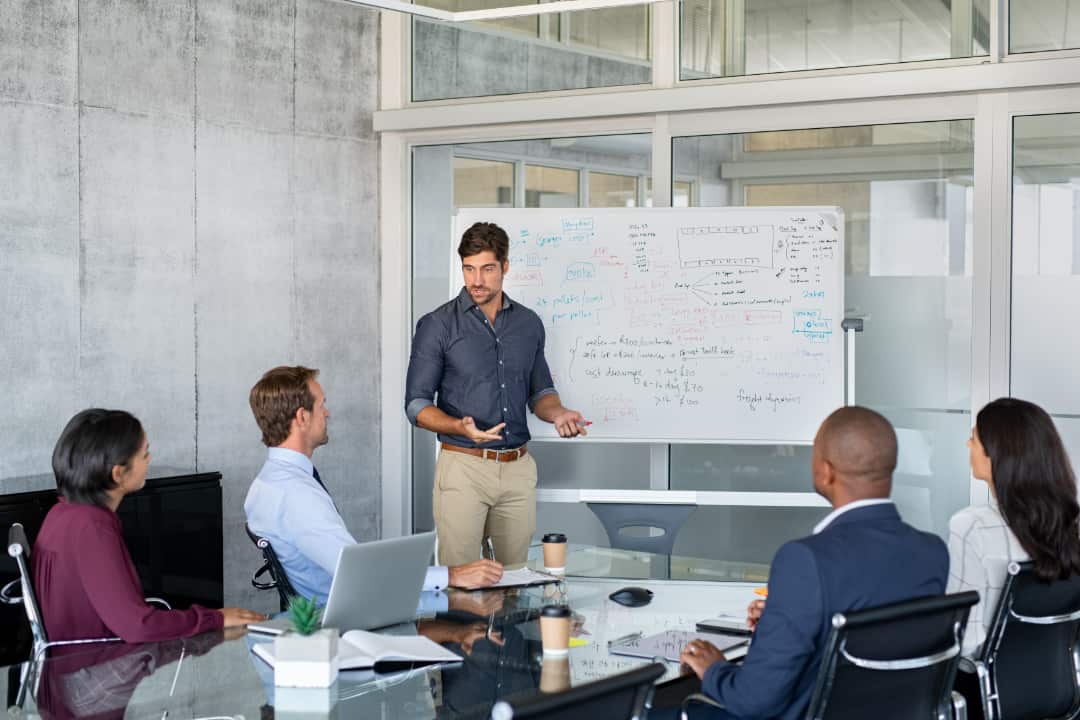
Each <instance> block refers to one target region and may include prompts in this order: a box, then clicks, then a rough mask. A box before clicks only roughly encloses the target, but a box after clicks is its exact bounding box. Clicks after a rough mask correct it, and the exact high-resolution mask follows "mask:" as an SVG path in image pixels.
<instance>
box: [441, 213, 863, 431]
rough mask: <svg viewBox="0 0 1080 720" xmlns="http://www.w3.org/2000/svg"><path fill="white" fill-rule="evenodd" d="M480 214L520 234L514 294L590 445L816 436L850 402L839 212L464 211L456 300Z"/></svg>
mask: <svg viewBox="0 0 1080 720" xmlns="http://www.w3.org/2000/svg"><path fill="white" fill-rule="evenodd" d="M478 221H483V222H494V223H497V224H498V225H499V226H501V227H502V228H503V229H505V230H506V232H507V234H508V235H509V236H510V256H509V260H510V270H509V272H508V273H507V275H506V276H505V279H504V283H503V290H504V292H506V293H507V294H508V295H509V297H510V298H511V299H512V300H514V301H515V302H519V303H522V304H524V305H525V306H527V307H529V308H531V309H532V310H534V311H535V312H536V313H537V314H538V315H539V316H540V318H541V320H542V321H543V323H544V327H545V328H546V330H547V345H546V356H547V361H548V365H549V366H550V368H551V374H552V377H553V378H554V380H555V387H556V389H557V390H558V392H559V395H560V397H561V399H562V403H563V405H565V406H566V407H568V408H573V409H574V410H578V411H579V412H581V413H582V415H584V416H585V418H586V419H588V420H590V421H592V423H593V424H592V425H591V426H590V427H589V428H588V431H589V435H588V438H587V439H589V440H594V441H605V442H606V441H637V442H676V443H677V442H715V443H732V444H738V443H746V444H762V443H777V444H781V443H782V444H787V443H791V444H807V443H811V442H812V441H813V438H814V433H815V432H816V431H817V427H818V425H819V424H820V423H821V421H822V420H823V419H824V418H825V416H826V415H828V414H829V413H830V412H832V411H833V410H835V409H836V408H837V407H839V406H841V405H843V403H844V383H843V379H844V378H843V373H844V354H843V334H842V332H841V328H840V324H841V322H842V320H843V311H844V243H843V228H844V219H843V211H842V210H841V209H840V208H836V207H789V208H776V207H770V208H741V207H740V208H689V209H688V208H647V209H642V208H612V209H591V210H590V209H540V210H532V209H529V210H524V209H479V208H477V209H463V210H460V211H459V212H458V214H457V216H456V218H455V224H454V225H455V227H454V242H453V250H454V252H453V259H452V267H453V272H452V273H451V297H453V296H455V295H456V294H457V292H458V290H460V288H461V270H460V267H461V263H460V259H459V258H458V257H457V254H456V251H457V244H458V242H459V240H460V238H461V234H462V233H463V232H464V231H465V229H466V228H468V227H469V226H470V225H472V224H473V223H474V222H478ZM529 430H530V432H531V434H532V436H533V438H534V439H537V440H542V439H546V438H557V437H558V433H557V432H556V431H555V429H554V427H553V426H552V425H550V424H548V423H545V422H543V421H541V420H539V419H538V418H536V417H534V416H531V415H530V417H529Z"/></svg>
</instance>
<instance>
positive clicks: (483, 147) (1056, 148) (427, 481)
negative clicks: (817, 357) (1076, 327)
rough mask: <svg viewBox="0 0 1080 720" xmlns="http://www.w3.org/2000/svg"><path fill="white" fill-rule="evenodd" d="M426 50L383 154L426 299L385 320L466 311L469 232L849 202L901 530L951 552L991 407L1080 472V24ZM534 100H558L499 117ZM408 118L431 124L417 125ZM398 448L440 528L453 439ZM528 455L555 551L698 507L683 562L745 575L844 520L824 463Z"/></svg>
mask: <svg viewBox="0 0 1080 720" xmlns="http://www.w3.org/2000/svg"><path fill="white" fill-rule="evenodd" d="M437 1H439V2H443V3H444V4H443V5H440V7H450V8H453V9H456V10H464V9H474V8H478V7H481V6H482V4H480V5H478V4H477V3H483V2H486V1H487V0H437ZM446 2H449V3H450V4H449V5H446V4H445V3H446ZM488 5H489V6H490V5H491V3H490V2H489V3H488ZM665 33H669V35H670V36H669V35H665ZM409 36H410V37H411V39H412V45H411V48H409V49H408V57H409V58H411V65H407V66H406V67H405V68H404V69H403V70H402V71H401V74H402V77H403V78H404V79H405V80H407V81H410V87H411V94H407V97H409V98H411V101H403V102H402V104H401V106H400V109H399V116H398V118H395V122H394V127H395V130H394V131H393V132H392V133H391V134H392V135H396V136H398V138H399V140H398V141H399V142H400V143H401V144H400V147H401V150H400V151H399V152H400V153H403V155H404V156H407V157H408V161H409V163H411V179H410V180H409V187H406V188H405V189H404V190H402V191H401V192H400V194H401V195H402V199H401V200H400V205H401V207H402V208H408V210H407V211H406V210H403V211H402V212H403V213H405V212H407V213H408V218H409V219H408V221H406V222H405V226H406V227H407V228H408V229H407V233H408V234H409V235H411V247H410V248H409V249H408V250H407V251H405V253H406V254H407V256H408V259H407V264H410V267H411V275H410V277H409V278H408V280H411V284H409V283H398V285H400V287H395V288H390V289H389V290H384V303H385V302H387V300H386V298H387V297H392V298H395V299H397V301H398V302H399V303H400V304H402V305H403V306H404V305H408V310H407V312H408V313H409V321H410V322H411V323H412V324H413V325H414V324H415V322H416V320H417V318H418V317H419V316H420V315H421V314H423V313H425V312H427V311H428V310H430V309H432V308H434V307H435V306H437V305H438V304H440V303H442V302H445V301H446V299H447V298H448V297H449V296H450V294H451V293H452V287H451V286H452V285H453V284H454V282H456V280H454V281H453V282H452V279H453V278H454V277H455V274H456V273H457V269H456V263H455V261H454V258H453V247H454V245H455V239H454V238H450V237H448V229H449V228H450V226H451V225H450V222H451V218H452V215H453V212H454V211H455V209H456V208H464V207H470V208H483V207H490V208H508V207H521V208H526V207H529V208H571V207H620V208H643V207H651V206H654V205H659V206H667V205H670V206H672V207H724V206H784V205H835V206H839V207H841V208H842V209H843V211H844V218H845V227H844V230H845V257H844V262H845V295H846V315H847V316H848V317H858V318H862V319H863V321H864V324H865V329H864V331H863V332H862V333H861V334H859V335H858V336H857V337H856V339H855V353H854V366H853V369H851V368H849V369H850V370H851V373H852V375H853V377H854V393H855V401H856V402H857V403H859V404H865V405H868V406H870V407H872V408H875V409H877V410H879V411H880V412H882V413H883V414H885V415H886V416H887V417H888V418H889V419H890V420H891V421H892V422H893V424H894V426H895V427H896V429H897V433H898V437H899V442H900V458H899V467H898V469H897V473H896V482H895V486H894V493H893V495H894V499H895V500H896V502H897V504H898V505H899V507H900V510H901V512H902V514H903V516H904V517H905V519H907V520H908V521H909V522H911V523H912V524H914V525H916V526H917V527H920V528H923V529H927V530H930V531H932V532H935V533H937V534H939V535H941V536H943V537H945V536H946V535H947V532H948V527H947V525H948V519H949V517H950V516H951V515H952V514H953V513H954V512H955V511H956V510H957V509H959V508H960V507H962V506H964V505H966V504H969V503H972V502H976V503H977V502H984V501H986V500H987V497H988V496H987V490H986V487H985V485H984V484H982V483H978V482H975V481H973V480H972V478H971V476H970V473H969V468H968V464H967V450H966V448H965V441H966V439H967V438H968V436H969V433H970V429H971V425H972V413H973V412H974V411H977V410H978V409H979V408H980V407H981V406H982V404H984V403H985V402H987V401H989V400H991V399H993V398H995V397H999V396H1001V395H1007V394H1012V395H1015V396H1018V397H1024V398H1027V399H1030V400H1033V401H1034V402H1037V403H1039V404H1041V405H1043V406H1044V407H1046V408H1047V409H1048V410H1049V411H1050V412H1051V414H1052V415H1053V417H1054V420H1055V422H1056V423H1057V424H1058V427H1059V428H1060V429H1061V431H1062V433H1063V435H1064V437H1065V440H1066V444H1067V446H1068V449H1069V450H1070V451H1071V452H1074V453H1080V422H1078V419H1080V371H1077V370H1076V367H1075V365H1076V363H1074V362H1073V358H1075V357H1076V356H1077V354H1078V352H1080V341H1078V340H1077V338H1078V337H1080V334H1078V333H1076V332H1073V331H1072V330H1071V325H1070V323H1071V317H1072V313H1071V312H1070V311H1071V310H1072V309H1074V307H1077V306H1080V285H1077V284H1076V282H1075V278H1077V277H1080V79H1077V78H1080V51H1078V50H1076V49H1080V5H1077V4H1076V3H1074V2H1066V3H1064V4H1063V3H1060V2H1058V3H1054V2H1042V1H1041V0H1033V1H1032V2H1017V1H1016V0H1013V2H1009V3H993V4H991V3H990V2H989V0H963V1H962V2H957V1H956V0H953V2H940V1H939V0H933V1H931V0H927V1H926V2H921V1H920V0H902V1H900V2H892V1H891V0H889V1H887V2H886V1H880V2H879V0H872V1H871V2H865V3H863V2H860V3H854V2H844V1H843V0H840V1H839V2H837V1H836V0H810V2H802V3H790V2H788V3H785V2H783V1H780V2H771V1H764V0H700V1H697V0H680V2H677V3H674V4H669V3H658V4H655V5H651V6H642V7H628V8H617V9H610V10H603V11H591V12H588V13H558V14H554V15H549V16H542V17H533V18H517V19H514V20H508V21H495V22H489V23H483V24H480V23H473V24H466V25H459V26H453V27H451V26H448V25H446V24H443V23H436V22H429V21H422V20H415V21H411V22H410V23H409ZM1070 49H1074V50H1070ZM1021 53H1028V54H1026V55H1023V56H1020V55H1019V54H1021ZM1010 55H1012V57H1010ZM1010 61H1013V62H1010ZM876 65H883V67H874V66H876ZM844 68H847V69H844ZM913 69H917V72H908V71H909V70H913ZM807 71H809V72H807ZM410 73H411V74H410ZM764 74H769V76H768V77H761V76H762V75H764ZM758 83H760V85H758ZM704 86H709V87H708V88H706V89H707V90H708V92H703V87H704ZM620 87H621V88H624V90H619V89H618V88H620ZM759 87H760V88H761V92H762V93H765V94H763V95H760V96H759V95H755V92H756V91H757V90H758V88H759ZM585 88H606V91H600V90H597V91H596V93H588V92H583V89H585ZM852 88H854V90H853V89H852ZM537 91H549V92H554V93H555V96H554V97H551V96H541V97H530V96H529V95H520V96H519V97H515V98H513V99H512V102H510V103H506V104H505V105H504V104H503V103H498V102H494V99H495V98H494V97H492V96H496V95H500V94H503V93H516V94H522V93H531V92H537ZM562 91H574V92H562ZM652 91H659V92H652ZM894 91H897V92H898V94H895V95H894ZM601 92H603V96H602V100H599V101H598V99H597V98H598V97H600V94H601ZM854 93H857V94H854ZM594 95H595V97H594ZM468 97H477V98H478V99H477V100H468V101H466V100H461V99H459V100H456V101H453V102H447V103H443V104H442V105H440V107H439V112H442V106H443V105H445V107H446V109H447V117H451V116H453V118H452V119H451V120H448V121H447V124H446V126H445V127H444V126H441V125H439V123H440V122H441V121H440V120H438V119H437V118H436V119H435V120H434V122H433V121H432V118H433V117H435V115H433V114H432V108H431V107H430V106H431V105H432V102H428V101H437V100H440V99H450V98H468ZM732 98H735V99H734V100H733V99H732ZM854 98H858V99H854ZM579 105H580V107H581V110H580V112H578V111H577V110H576V109H575V108H577V107H578V106H579ZM511 106H512V107H511ZM462 107H464V108H466V112H468V113H470V114H472V115H474V116H475V118H476V119H475V120H473V119H471V118H466V119H464V120H463V119H462V118H463V112H462ZM504 108H511V109H508V110H507V109H504ZM394 109H397V108H394ZM533 110H535V112H532V111H533ZM414 111H415V113H416V117H417V118H418V120H417V122H416V124H415V125H414V126H410V125H409V124H408V121H407V120H400V119H399V118H400V117H403V116H404V115H407V114H408V113H410V112H414ZM552 111H554V113H553V114H552ZM545 112H547V113H548V114H545ZM425 113H426V114H425ZM503 138H528V139H515V140H505V139H503ZM479 139H483V140H484V141H482V142H478V140H479ZM384 147H386V145H384ZM391 177H393V176H391ZM382 192H386V188H385V187H384V188H383V189H382ZM390 192H392V193H393V192H397V191H396V190H391V191H390ZM385 248H386V245H385V243H384V249H385ZM511 271H512V270H511ZM405 279H406V278H404V277H403V278H402V280H405ZM391 280H392V281H393V282H395V283H396V280H395V279H393V278H391ZM385 282H386V280H384V283H385ZM406 285H407V287H406ZM395 293H400V296H399V295H396V294H395ZM383 332H384V337H385V334H386V333H391V334H393V333H396V332H398V330H396V329H393V328H384V330H383ZM401 332H403V333H404V334H407V335H408V336H409V337H411V332H412V326H410V327H409V328H408V329H407V330H404V331H401ZM393 339H394V340H395V342H396V336H394V338H393ZM401 344H402V345H407V344H408V343H407V340H405V341H403V342H402V343H401ZM384 372H390V373H395V372H399V370H397V369H393V368H386V369H384ZM400 372H401V373H402V374H403V373H404V369H403V368H401V369H400ZM718 411H722V409H719V410H718ZM388 419H390V414H388V412H387V411H384V420H388ZM393 419H394V420H396V421H397V422H403V421H402V420H401V418H400V413H397V416H395V417H394V418H393ZM401 434H402V436H405V435H406V434H407V435H408V440H407V441H403V442H402V448H403V450H402V453H403V454H404V453H406V452H407V453H409V458H410V459H409V461H408V463H406V462H405V461H399V464H398V465H397V466H395V467H392V468H391V471H394V470H396V469H397V468H400V469H402V470H403V471H404V472H405V473H406V474H407V475H408V476H409V477H411V478H412V485H413V488H412V489H413V492H412V495H411V502H409V503H404V504H403V505H406V506H407V507H408V508H409V516H410V519H411V521H412V522H411V527H412V528H413V529H416V530H420V529H426V528H429V527H430V526H431V511H430V507H431V479H432V474H433V464H434V438H433V437H432V436H431V435H430V434H429V433H427V432H425V431H416V430H410V429H407V428H406V429H404V430H402V431H401ZM384 437H386V435H385V434H384ZM406 445H407V448H406ZM531 449H532V450H533V452H534V453H535V454H536V456H537V458H538V462H539V466H540V477H539V490H540V497H541V502H540V505H539V509H538V517H539V521H538V527H539V528H540V529H544V528H545V527H546V528H548V529H550V528H551V527H554V526H558V527H559V529H563V530H565V531H567V532H568V533H570V534H571V535H572V537H573V538H575V539H578V540H581V541H583V542H588V543H595V544H599V545H604V544H607V538H606V535H605V534H604V531H603V529H602V527H601V526H600V523H599V522H598V521H597V520H596V518H595V517H594V516H593V515H592V513H591V511H589V509H588V507H587V506H586V505H585V503H583V502H582V501H581V498H582V492H581V491H583V490H594V491H596V492H600V493H603V494H607V495H611V494H612V493H614V492H618V491H629V492H631V493H656V492H661V493H668V494H669V495H670V496H671V497H683V495H675V494H676V493H685V496H686V497H695V498H697V501H698V504H699V507H698V510H697V511H696V512H695V514H694V515H692V516H691V518H690V520H688V521H687V523H686V524H685V525H684V526H683V528H682V530H681V532H680V534H679V537H678V541H677V542H676V546H675V551H676V553H677V554H683V555H694V556H704V557H710V558H717V559H721V560H734V561H740V562H746V563H764V562H768V561H769V559H770V558H771V555H772V554H773V552H774V551H775V549H776V548H777V547H778V546H779V545H780V544H781V543H783V542H784V541H786V540H788V539H791V538H794V537H797V536H800V535H804V534H806V533H808V532H810V531H811V529H812V527H813V526H814V524H815V523H816V522H817V521H818V520H819V519H820V518H821V517H822V516H823V515H824V514H825V513H826V512H827V508H826V507H824V506H823V505H822V504H821V503H820V502H819V501H816V500H815V498H814V496H813V495H812V494H811V492H810V490H811V478H810V451H809V448H808V447H806V446H792V445H773V446H735V445H691V444H678V443H676V444H671V445H667V444H660V445H657V444H652V445H649V444H619V445H615V444H603V443H578V444H560V445H555V444H551V443H544V442H536V443H534V444H533V446H532V448H531ZM407 465H408V466H407ZM635 497H639V498H645V495H644V494H640V495H637V496H635ZM649 497H655V496H649ZM642 501H645V500H642Z"/></svg>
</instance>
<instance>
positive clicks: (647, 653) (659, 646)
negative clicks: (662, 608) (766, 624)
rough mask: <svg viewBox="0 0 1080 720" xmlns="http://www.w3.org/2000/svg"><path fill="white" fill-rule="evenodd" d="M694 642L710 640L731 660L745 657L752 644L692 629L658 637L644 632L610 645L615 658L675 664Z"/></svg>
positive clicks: (669, 631)
mask: <svg viewBox="0 0 1080 720" xmlns="http://www.w3.org/2000/svg"><path fill="white" fill-rule="evenodd" d="M691 640H707V641H709V642H710V643H712V644H713V645H715V646H716V647H717V648H718V649H719V650H720V652H722V653H724V657H726V658H727V659H728V660H732V659H735V658H739V657H742V656H743V655H745V654H746V648H747V646H748V645H749V644H750V643H749V642H748V641H747V639H746V638H744V637H743V638H739V637H725V636H723V635H716V634H714V633H702V632H694V631H692V630H665V631H663V632H660V633H656V634H655V635H648V636H646V637H642V636H641V635H640V633H635V634H633V635H628V636H626V637H625V638H619V639H617V640H612V641H611V642H609V643H608V652H609V653H611V654H612V655H629V656H630V657H641V658H654V657H662V658H664V659H666V660H670V661H671V662H679V654H680V653H681V652H682V649H683V648H684V647H686V644H687V643H688V642H690V641H691Z"/></svg>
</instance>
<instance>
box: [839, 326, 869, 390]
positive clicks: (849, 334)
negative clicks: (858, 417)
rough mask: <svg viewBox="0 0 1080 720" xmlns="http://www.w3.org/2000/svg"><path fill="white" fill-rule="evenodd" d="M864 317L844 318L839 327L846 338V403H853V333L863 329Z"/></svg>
mask: <svg viewBox="0 0 1080 720" xmlns="http://www.w3.org/2000/svg"><path fill="white" fill-rule="evenodd" d="M863 320H864V318H861V317H858V318H844V322H842V323H840V327H841V328H843V330H844V339H845V340H847V404H848V405H854V404H855V333H861V332H862V331H863Z"/></svg>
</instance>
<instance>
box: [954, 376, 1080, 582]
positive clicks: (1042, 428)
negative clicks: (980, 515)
mask: <svg viewBox="0 0 1080 720" xmlns="http://www.w3.org/2000/svg"><path fill="white" fill-rule="evenodd" d="M975 433H976V434H977V435H978V438H979V441H980V442H981V443H982V445H983V448H984V449H985V451H986V455H987V456H988V457H989V458H990V470H991V483H992V484H993V489H994V495H995V496H996V497H997V500H998V506H999V507H1000V508H1001V515H1002V517H1004V518H1005V523H1006V524H1007V525H1008V526H1009V529H1010V530H1012V531H1013V534H1014V535H1016V539H1017V540H1019V541H1020V545H1021V547H1023V548H1024V550H1025V551H1027V553H1028V555H1030V556H1031V560H1032V562H1034V563H1035V572H1036V574H1037V575H1038V576H1039V577H1040V578H1041V579H1042V580H1044V581H1047V582H1050V581H1053V580H1061V579H1064V578H1067V577H1069V576H1070V575H1076V574H1080V523H1078V519H1080V506H1078V505H1077V500H1076V477H1075V475H1074V474H1073V470H1072V466H1071V465H1070V463H1069V456H1068V455H1067V454H1066V452H1065V446H1064V445H1063V444H1062V442H1061V436H1060V435H1058V432H1057V429H1056V428H1055V427H1054V421H1053V420H1051V419H1050V416H1049V415H1048V414H1047V413H1046V411H1045V410H1043V409H1042V408H1041V407H1039V406H1038V405H1035V404H1034V403H1030V402H1028V401H1026V400H1019V399H1017V398H999V399H997V400H994V401H993V402H992V403H990V404H989V405H987V406H986V407H984V408H983V409H982V410H980V411H979V414H978V415H977V416H976V419H975Z"/></svg>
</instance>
